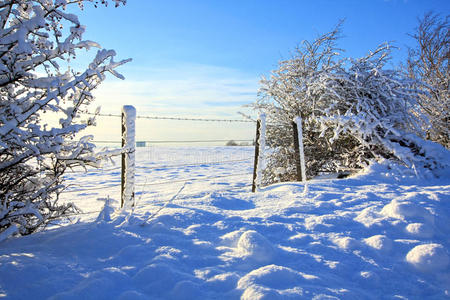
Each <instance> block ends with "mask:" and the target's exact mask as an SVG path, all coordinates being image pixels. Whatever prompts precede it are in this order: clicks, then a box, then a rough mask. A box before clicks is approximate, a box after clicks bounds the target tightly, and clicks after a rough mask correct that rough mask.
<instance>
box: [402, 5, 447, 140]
mask: <svg viewBox="0 0 450 300" xmlns="http://www.w3.org/2000/svg"><path fill="white" fill-rule="evenodd" d="M449 21H450V16H445V17H440V16H439V15H437V14H433V13H427V14H425V15H424V17H423V18H421V19H419V25H418V27H417V28H416V30H415V32H414V33H413V34H411V37H413V38H414V39H415V41H416V46H415V48H411V49H409V57H408V60H407V70H408V75H409V76H410V77H411V78H414V79H419V80H421V81H423V82H424V83H426V85H424V86H422V88H423V89H424V90H425V91H426V93H423V94H422V95H421V96H420V98H419V103H420V106H421V108H422V110H423V112H424V114H425V115H426V116H427V117H428V119H429V121H430V122H429V125H430V126H429V127H427V128H425V130H426V132H427V138H429V139H430V140H432V141H435V142H438V143H440V144H442V145H443V146H445V147H446V148H447V149H450V68H449V61H450V23H449Z"/></svg>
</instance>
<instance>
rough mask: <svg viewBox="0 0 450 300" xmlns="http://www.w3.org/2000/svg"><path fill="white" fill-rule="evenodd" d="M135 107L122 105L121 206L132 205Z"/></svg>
mask: <svg viewBox="0 0 450 300" xmlns="http://www.w3.org/2000/svg"><path fill="white" fill-rule="evenodd" d="M135 123H136V109H135V108H134V107H133V106H131V105H124V106H123V107H122V189H121V205H120V206H121V207H130V206H133V205H134V173H135V153H136V145H135V135H136V125H135Z"/></svg>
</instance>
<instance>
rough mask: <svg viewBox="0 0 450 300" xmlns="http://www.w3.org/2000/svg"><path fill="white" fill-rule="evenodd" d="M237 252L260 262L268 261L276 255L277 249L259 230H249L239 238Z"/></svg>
mask: <svg viewBox="0 0 450 300" xmlns="http://www.w3.org/2000/svg"><path fill="white" fill-rule="evenodd" d="M237 253H240V254H241V256H242V257H244V258H246V259H251V260H253V261H255V262H258V263H268V262H270V261H271V259H272V257H273V256H274V253H275V249H274V247H273V246H272V244H271V243H270V242H269V241H268V240H267V239H266V238H265V237H264V236H263V235H261V234H259V233H258V232H257V231H254V230H248V231H246V232H244V233H243V234H242V235H241V237H240V238H239V241H238V243H237Z"/></svg>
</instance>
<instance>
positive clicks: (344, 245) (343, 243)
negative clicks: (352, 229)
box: [331, 236, 358, 251]
mask: <svg viewBox="0 0 450 300" xmlns="http://www.w3.org/2000/svg"><path fill="white" fill-rule="evenodd" d="M331 241H332V242H333V243H334V244H335V245H336V246H338V247H339V248H340V249H343V250H346V251H347V250H351V249H353V248H355V247H356V246H357V245H358V242H357V241H356V240H355V239H354V238H352V237H348V236H345V237H334V238H332V239H331Z"/></svg>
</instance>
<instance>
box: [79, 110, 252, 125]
mask: <svg viewBox="0 0 450 300" xmlns="http://www.w3.org/2000/svg"><path fill="white" fill-rule="evenodd" d="M84 114H86V115H92V116H99V117H116V118H121V117H122V115H119V114H101V113H92V112H86V113H84ZM136 118H137V119H147V120H171V121H200V122H228V123H256V121H255V120H251V119H247V120H245V119H218V118H186V117H165V116H140V115H138V116H136Z"/></svg>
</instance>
